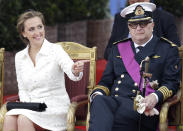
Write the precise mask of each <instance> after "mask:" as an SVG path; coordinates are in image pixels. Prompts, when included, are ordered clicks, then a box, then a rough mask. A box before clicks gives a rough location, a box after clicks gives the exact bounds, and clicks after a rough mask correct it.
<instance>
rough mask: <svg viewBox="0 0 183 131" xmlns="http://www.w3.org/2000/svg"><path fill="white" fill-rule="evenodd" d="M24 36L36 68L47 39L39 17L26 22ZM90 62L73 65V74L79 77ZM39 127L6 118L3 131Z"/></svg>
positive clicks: (23, 119) (18, 118)
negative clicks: (38, 56) (37, 58)
mask: <svg viewBox="0 0 183 131" xmlns="http://www.w3.org/2000/svg"><path fill="white" fill-rule="evenodd" d="M22 35H23V36H24V37H25V38H27V39H28V40H29V46H30V47H29V56H30V58H31V60H32V63H33V65H34V66H36V60H35V59H36V55H37V53H38V52H39V50H40V49H41V46H42V44H43V41H44V38H45V29H44V25H43V23H42V20H41V19H40V18H39V17H33V18H29V19H27V20H26V21H25V22H24V31H23V32H22ZM86 62H89V60H80V61H77V62H75V63H74V64H73V66H72V72H73V74H74V75H75V76H79V74H80V72H83V68H84V63H86ZM36 127H38V126H37V125H35V124H34V123H33V122H32V121H31V120H29V119H28V118H27V117H26V116H23V115H14V116H5V119H4V125H3V131H36Z"/></svg>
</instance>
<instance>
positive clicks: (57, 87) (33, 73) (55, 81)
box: [6, 39, 83, 131]
mask: <svg viewBox="0 0 183 131" xmlns="http://www.w3.org/2000/svg"><path fill="white" fill-rule="evenodd" d="M28 48H29V47H28V46H27V48H25V49H24V50H22V51H20V52H18V53H17V54H16V56H15V67H16V74H17V81H18V89H19V97H20V101H22V102H45V103H46V105H47V107H48V108H46V111H44V112H36V111H31V110H27V109H13V110H10V111H8V112H7V113H6V115H18V114H22V115H25V116H27V117H28V118H29V119H30V120H32V121H33V122H34V123H36V124H37V125H39V126H40V127H42V128H45V129H48V130H52V131H64V130H66V116H67V112H68V107H69V104H70V99H69V96H68V94H67V92H66V89H65V79H64V72H65V73H66V74H67V75H68V77H69V78H70V79H71V80H73V81H78V80H80V79H81V78H82V75H83V74H82V73H80V75H79V77H75V76H74V75H73V73H72V71H71V70H72V65H73V61H72V60H71V59H70V57H69V56H68V54H67V53H66V52H65V51H64V50H63V48H62V47H61V46H60V45H57V44H53V43H50V42H48V41H47V40H46V39H45V40H44V43H43V45H42V47H41V49H40V51H39V53H38V54H37V56H36V66H35V67H34V65H33V63H32V61H31V59H30V57H29V55H28Z"/></svg>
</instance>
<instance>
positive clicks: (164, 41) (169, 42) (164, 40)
mask: <svg viewBox="0 0 183 131" xmlns="http://www.w3.org/2000/svg"><path fill="white" fill-rule="evenodd" d="M160 41H161V42H163V44H164V43H165V44H168V46H171V47H177V45H176V44H175V43H174V42H172V41H170V40H168V39H167V38H165V37H161V38H160Z"/></svg>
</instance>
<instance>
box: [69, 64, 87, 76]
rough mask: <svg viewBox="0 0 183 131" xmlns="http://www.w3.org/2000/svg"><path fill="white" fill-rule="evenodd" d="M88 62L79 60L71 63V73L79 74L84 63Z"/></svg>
mask: <svg viewBox="0 0 183 131" xmlns="http://www.w3.org/2000/svg"><path fill="white" fill-rule="evenodd" d="M86 62H89V60H80V61H77V62H75V63H74V64H73V66H72V73H73V74H74V75H75V76H79V73H80V72H83V69H84V63H86Z"/></svg>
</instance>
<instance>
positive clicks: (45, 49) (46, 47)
mask: <svg viewBox="0 0 183 131" xmlns="http://www.w3.org/2000/svg"><path fill="white" fill-rule="evenodd" d="M49 45H50V42H49V41H47V40H46V39H44V41H43V45H42V46H41V49H40V51H39V52H38V54H42V55H47V54H48V52H49V48H50V46H49ZM23 56H26V57H28V56H29V45H27V47H26V48H25V49H24V50H23Z"/></svg>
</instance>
